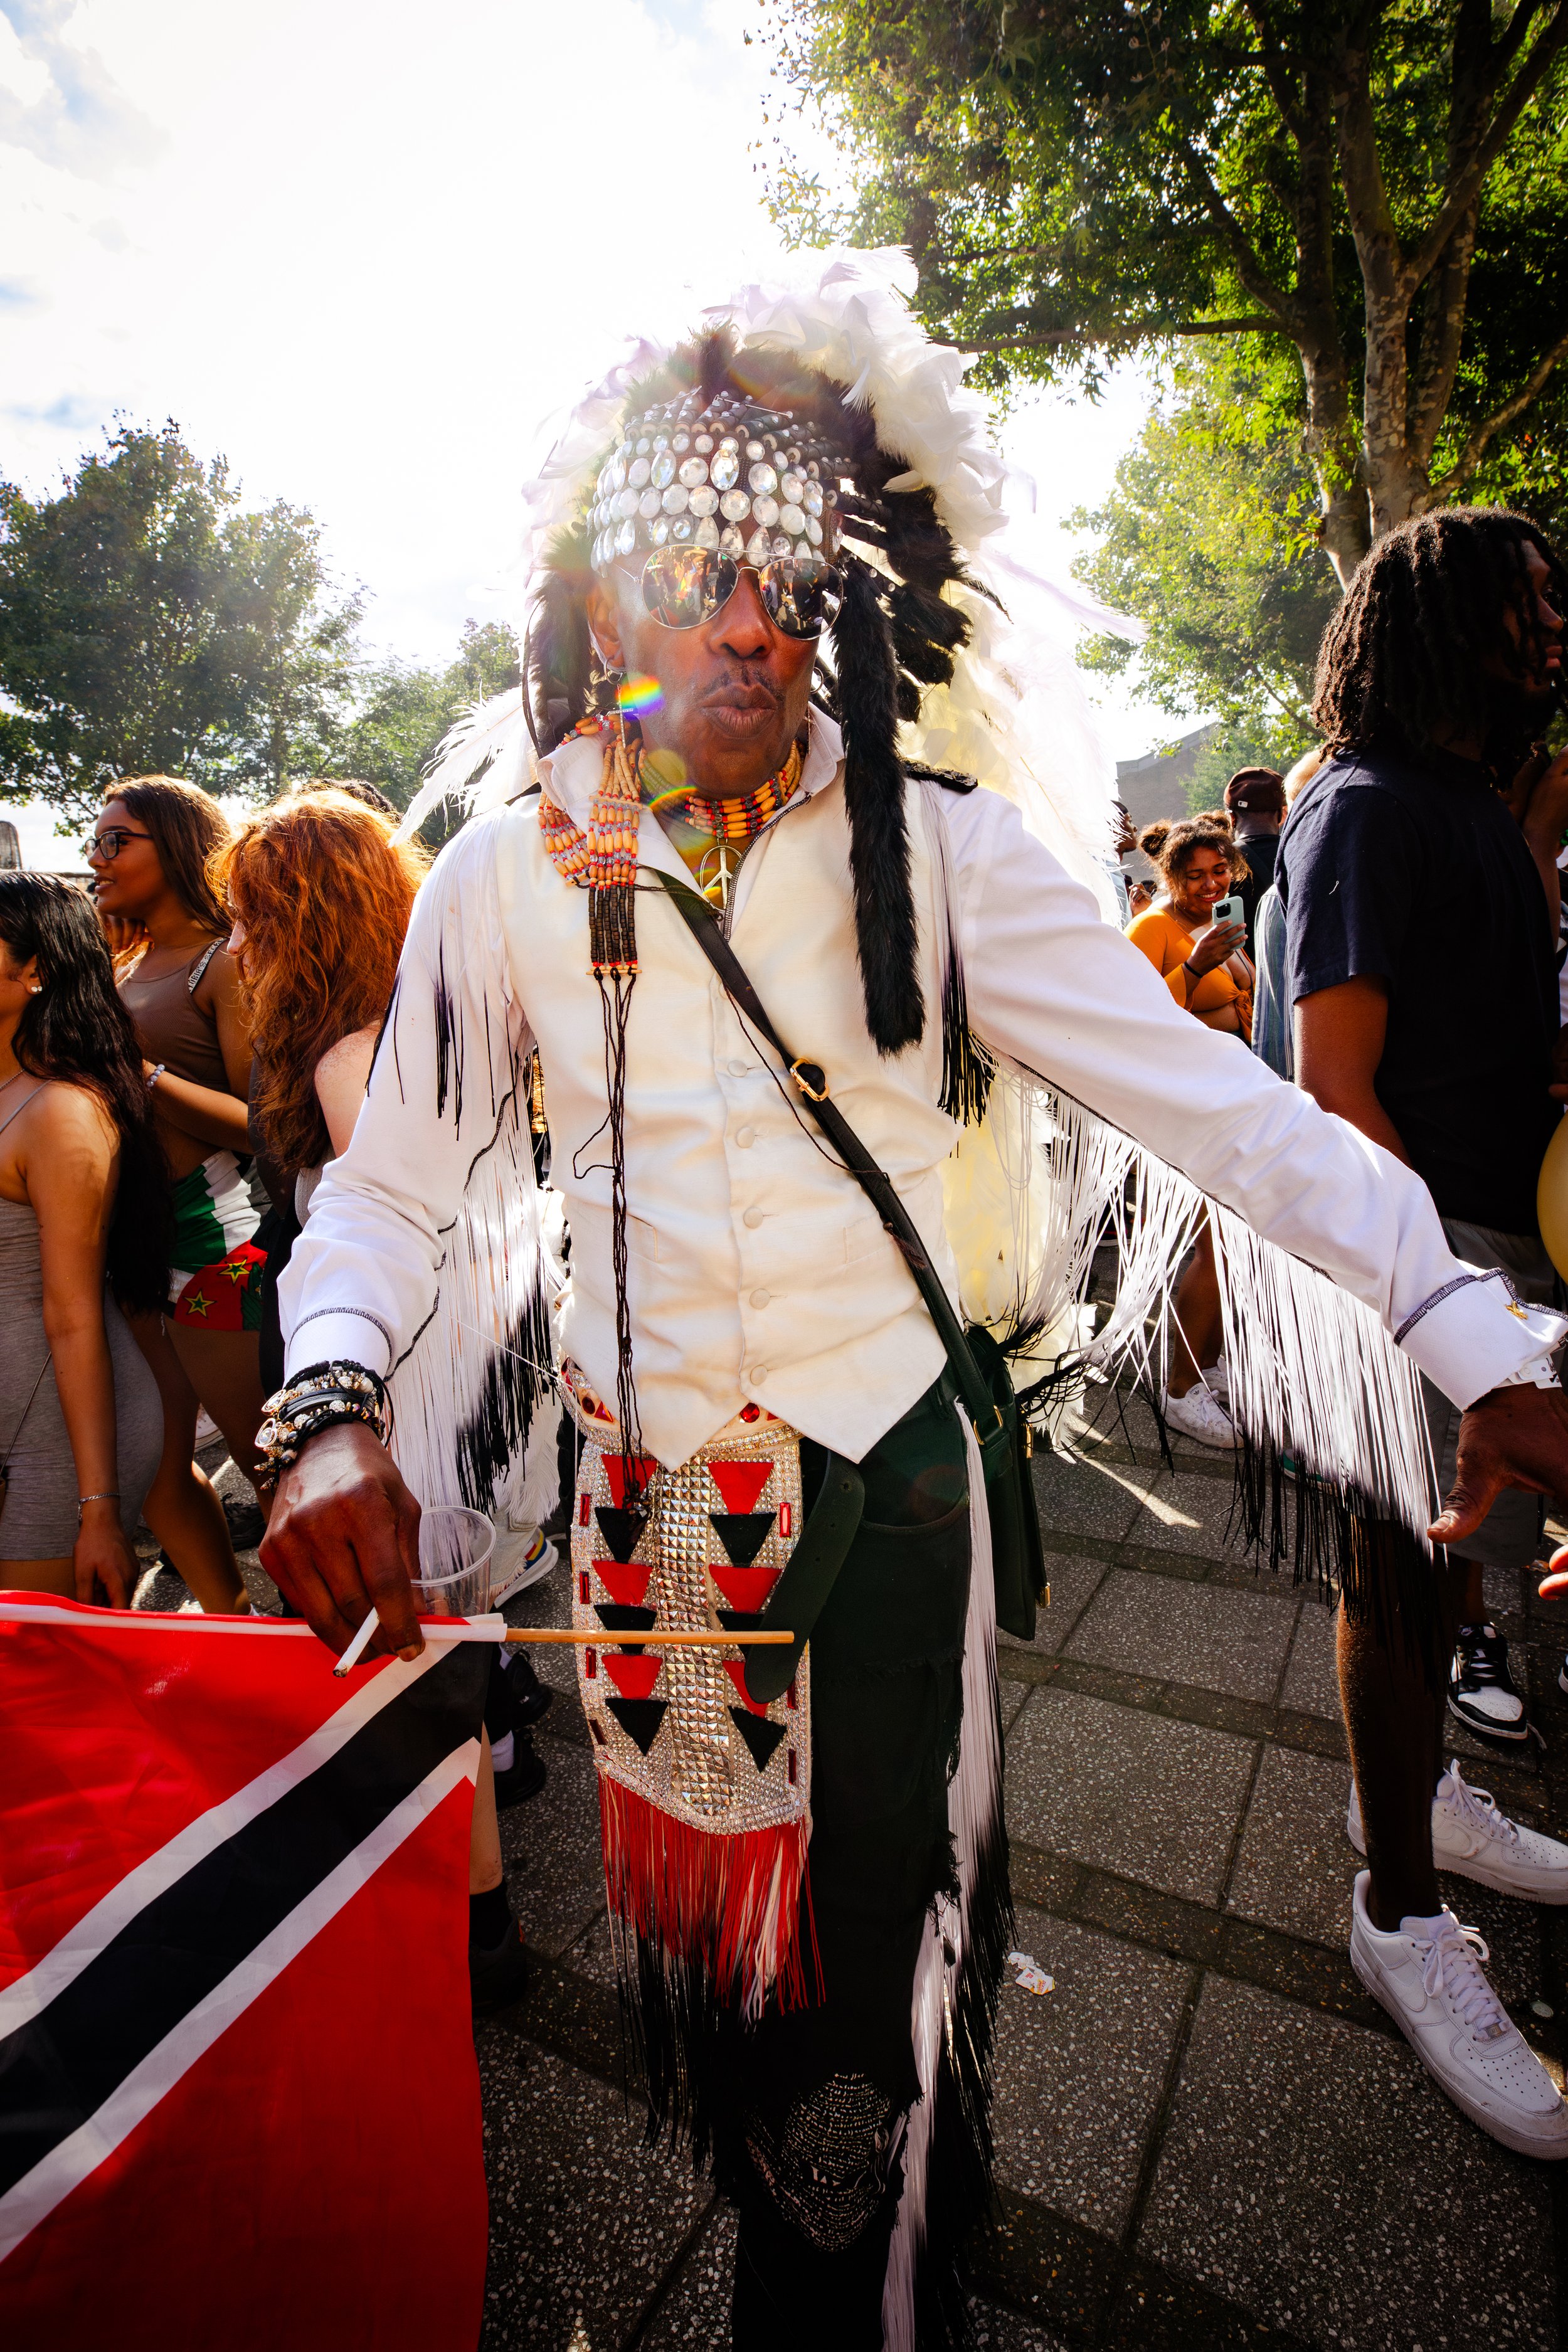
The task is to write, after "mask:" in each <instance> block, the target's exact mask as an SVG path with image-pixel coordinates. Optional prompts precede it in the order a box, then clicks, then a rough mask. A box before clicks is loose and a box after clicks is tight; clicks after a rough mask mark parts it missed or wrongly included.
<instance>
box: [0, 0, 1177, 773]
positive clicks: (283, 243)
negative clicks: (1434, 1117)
mask: <svg viewBox="0 0 1568 2352" xmlns="http://www.w3.org/2000/svg"><path fill="white" fill-rule="evenodd" d="M757 22H758V19H757V16H756V13H755V10H754V8H752V7H751V6H749V5H745V6H743V5H742V0H706V5H703V0H663V5H654V0H649V5H644V0H593V5H586V6H585V5H562V0H443V5H441V7H440V8H439V9H433V8H430V7H428V6H423V5H414V0H268V5H267V6H265V7H263V8H238V7H229V6H222V5H218V6H215V5H213V0H79V5H72V0H0V27H4V28H5V30H0V205H3V206H4V208H5V216H6V218H7V221H8V224H9V226H10V231H11V234H10V236H9V237H8V240H7V252H6V256H5V265H4V268H5V276H4V279H3V280H0V310H3V314H4V317H5V335H4V338H3V339H0V471H4V472H5V473H8V474H10V475H12V476H13V477H14V478H21V479H23V480H26V481H27V482H28V483H30V484H33V485H36V486H37V487H42V486H43V485H44V484H45V483H46V482H47V481H48V480H49V479H51V478H54V477H55V476H56V475H57V474H58V469H59V468H60V467H63V466H66V465H68V464H69V463H70V462H71V461H72V460H73V459H74V458H75V457H76V456H77V455H78V454H79V451H80V449H81V448H82V447H83V446H86V445H87V444H88V443H89V442H90V441H92V440H93V439H95V438H96V435H95V433H94V431H93V430H92V428H93V427H94V426H95V425H99V424H107V423H108V422H109V421H110V419H111V417H112V416H113V415H116V414H117V413H119V414H124V415H129V416H132V417H134V418H137V419H140V420H146V421H149V422H156V421H161V420H162V419H163V417H164V416H167V415H173V416H174V417H176V418H177V419H178V420H179V422H180V425H181V426H182V428H183V429H184V433H185V436H186V437H187V439H188V440H189V441H190V443H191V445H192V446H194V447H195V449H196V450H197V451H199V452H201V453H202V454H204V455H205V454H211V453H214V452H216V451H219V450H221V451H223V452H224V453H225V454H226V456H227V457H228V458H229V459H230V461H231V463H232V464H233V465H234V467H235V468H236V469H237V472H238V473H239V475H240V476H241V478H242V479H243V481H244V484H245V488H246V490H247V494H248V495H249V496H251V497H253V498H256V499H271V498H276V497H282V498H287V499H290V500H293V501H295V502H298V503H300V504H302V505H306V506H309V507H310V509H312V510H313V511H314V513H315V514H316V515H317V517H318V518H319V520H321V522H322V524H323V525H324V527H325V530H326V532H327V538H328V544H329V547H330V549H331V552H332V556H333V559H334V561H335V562H336V565H337V567H338V569H339V571H340V572H341V574H342V577H343V578H344V579H345V580H347V581H353V582H357V581H363V583H365V584H366V585H367V586H368V587H369V588H370V589H371V590H372V592H373V596H374V601H373V604H372V605H371V611H370V628H371V632H372V634H373V635H374V637H375V638H377V639H379V640H380V641H382V642H383V643H385V644H387V645H390V646H395V647H396V648H397V649H398V650H399V651H400V652H402V653H405V654H406V655H409V656H414V657H416V658H422V659H435V658H443V657H445V656H447V654H448V653H449V651H450V648H451V646H452V643H453V642H454V640H455V637H456V634H457V630H458V625H460V623H461V621H462V619H463V618H464V616H465V614H469V613H473V614H477V615H478V616H479V617H484V616H485V615H486V614H487V613H494V612H498V611H500V610H502V609H504V597H503V588H504V578H505V573H506V570H507V567H508V564H509V562H510V558H511V554H512V551H513V549H514V546H515V543H516V538H517V530H518V520H519V512H520V509H519V502H518V488H519V484H520V482H521V479H522V478H523V475H524V473H525V470H526V459H527V455H528V449H529V445H530V441H531V434H532V429H533V427H534V425H535V423H536V421H537V420H538V419H539V418H540V417H541V416H542V415H544V414H545V413H547V412H549V411H551V410H552V409H555V408H557V407H559V406H560V405H561V404H563V403H564V402H566V401H568V400H570V399H571V398H573V397H574V396H575V394H577V392H578V391H579V390H580V389H581V387H582V386H583V384H584V382H585V381H586V380H587V379H588V378H589V376H590V375H591V374H593V373H596V372H597V371H598V370H600V369H601V368H602V367H603V365H604V364H605V362H606V361H607V360H608V359H609V358H610V357H612V356H614V353H615V352H616V348H617V346H618V344H619V342H620V340H621V338H622V336H623V335H624V334H625V333H626V331H628V330H633V329H637V328H642V327H645V326H648V325H650V324H651V325H652V326H654V327H655V328H665V327H679V326H680V325H682V324H683V323H685V322H686V321H687V320H690V319H691V318H692V317H694V315H695V313H696V311H697V310H699V308H700V306H701V305H702V304H703V303H704V302H706V301H710V300H711V299H714V297H715V295H716V294H719V293H721V292H722V291H723V290H724V289H726V288H727V287H728V286H729V285H731V283H733V282H734V281H735V280H736V279H737V278H740V277H741V276H742V275H750V274H753V273H755V272H756V271H758V270H759V269H765V268H766V267H767V265H768V263H769V260H770V258H772V257H774V256H776V253H777V249H778V248H777V242H776V238H775V236H774V233H773V229H772V226H771V224H770V223H769V222H768V220H767V217H766V215H765V214H764V212H763V208H762V205H761V200H760V191H761V187H762V179H761V176H760V174H759V173H758V172H757V170H756V169H755V163H756V157H755V155H754V154H753V153H752V152H751V148H752V142H753V141H755V140H756V139H757V138H758V137H759V136H760V135H762V125H761V121H760V103H761V100H762V99H763V93H764V90H765V89H766V87H767V73H768V52H767V49H766V47H765V44H764V42H763V41H762V40H761V39H758V40H756V41H754V42H753V43H752V45H751V46H749V47H748V46H747V45H746V44H745V42H744V41H743V39H742V33H743V31H745V30H754V29H755V27H756V26H757ZM774 111H775V112H776V108H775V109H774ZM1112 413H1114V414H1115V415H1116V417H1117V423H1118V425H1119V427H1120V428H1121V432H1122V437H1123V439H1125V437H1126V435H1127V432H1128V431H1129V430H1130V429H1131V422H1130V420H1129V418H1128V417H1127V416H1124V415H1122V414H1121V412H1120V411H1115V412H1112V411H1110V410H1108V411H1107V412H1105V413H1104V415H1101V417H1100V418H1098V419H1096V418H1094V417H1093V416H1092V415H1089V414H1088V413H1086V412H1083V411H1073V410H1067V409H1063V410H1061V411H1060V413H1059V414H1058V415H1057V416H1056V421H1055V424H1054V425H1053V426H1052V435H1053V436H1054V437H1055V439H1056V440H1057V442H1058V443H1059V446H1060V447H1061V448H1062V449H1063V450H1064V451H1065V452H1066V455H1065V457H1064V458H1063V462H1062V463H1061V464H1060V465H1059V466H1053V465H1052V464H1051V463H1050V462H1049V454H1050V453H1049V452H1048V451H1047V452H1046V453H1045V461H1044V462H1042V459H1041V457H1040V455H1039V454H1038V453H1037V455H1036V457H1035V460H1034V463H1035V470H1036V471H1037V473H1038V474H1039V476H1040V498H1041V509H1042V512H1043V513H1047V514H1051V515H1055V514H1058V513H1059V512H1060V511H1062V510H1063V509H1065V508H1066V507H1067V506H1068V505H1070V504H1072V503H1074V502H1075V501H1076V500H1077V499H1079V497H1082V496H1085V495H1090V496H1092V495H1094V494H1095V492H1096V491H1097V489H1098V488H1100V487H1101V485H1100V482H1099V481H1098V480H1097V479H1089V475H1090V474H1098V473H1103V472H1104V471H1105V470H1106V469H1105V467H1104V465H1103V464H1102V463H1101V462H1100V461H1101V457H1102V455H1103V449H1102V446H1101V445H1103V446H1104V448H1106V449H1108V448H1109V446H1110V445H1109V442H1107V440H1106V434H1105V429H1104V428H1105V417H1106V415H1110V414H1112ZM1075 418H1076V419H1078V420H1079V422H1078V423H1077V424H1075V421H1074V420H1075ZM1131 421H1135V420H1131ZM1086 428H1087V431H1086ZM1026 437H1027V436H1026ZM1031 446H1033V445H1032V444H1031ZM487 596H488V598H489V601H488V602H487V601H486V598H487ZM1143 732H1144V734H1145V736H1147V735H1148V733H1149V729H1148V726H1147V725H1145V727H1144V729H1143ZM1119 748H1121V747H1120V746H1119Z"/></svg>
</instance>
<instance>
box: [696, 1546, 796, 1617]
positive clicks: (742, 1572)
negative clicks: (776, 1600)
mask: <svg viewBox="0 0 1568 2352" xmlns="http://www.w3.org/2000/svg"><path fill="white" fill-rule="evenodd" d="M708 1573H709V1575H710V1577H711V1578H712V1579H713V1581H714V1583H715V1584H716V1585H717V1586H718V1588H719V1590H720V1591H721V1593H722V1594H723V1596H724V1598H725V1600H726V1601H728V1602H729V1604H730V1606H731V1609H741V1610H743V1611H745V1612H746V1613H747V1615H749V1616H755V1614H756V1612H757V1611H758V1610H759V1609H760V1608H761V1607H762V1605H763V1602H764V1601H766V1599H767V1597H768V1595H769V1593H770V1592H771V1591H773V1587H774V1585H775V1584H776V1583H777V1582H778V1580H779V1570H777V1569H776V1568H731V1565H730V1562H729V1561H728V1560H727V1559H710V1561H709V1563H708Z"/></svg>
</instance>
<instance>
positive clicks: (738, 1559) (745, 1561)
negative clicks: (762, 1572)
mask: <svg viewBox="0 0 1568 2352" xmlns="http://www.w3.org/2000/svg"><path fill="white" fill-rule="evenodd" d="M708 1516H709V1517H710V1519H711V1520H712V1522H713V1532H714V1534H715V1535H716V1536H717V1537H718V1538H719V1540H720V1542H721V1544H722V1545H723V1547H724V1551H725V1556H726V1558H727V1559H729V1560H730V1561H731V1564H732V1565H733V1566H734V1567H736V1568H750V1566H751V1565H752V1561H753V1560H754V1559H755V1558H756V1556H757V1554H758V1553H759V1552H760V1551H761V1549H762V1548H763V1545H764V1544H765V1543H766V1541H767V1539H768V1538H769V1536H770V1535H772V1533H773V1520H774V1518H775V1517H776V1516H777V1514H776V1513H775V1512H773V1511H710V1512H709V1514H708Z"/></svg>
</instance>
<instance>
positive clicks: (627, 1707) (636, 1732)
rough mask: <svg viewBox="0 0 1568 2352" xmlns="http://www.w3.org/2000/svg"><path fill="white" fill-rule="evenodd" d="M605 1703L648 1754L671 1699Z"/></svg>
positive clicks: (622, 1699) (630, 1699) (624, 1699)
mask: <svg viewBox="0 0 1568 2352" xmlns="http://www.w3.org/2000/svg"><path fill="white" fill-rule="evenodd" d="M668 1705H669V1701H668V1699H667V1698H607V1699H606V1700H605V1706H606V1707H607V1708H608V1709H609V1711H610V1713H611V1714H612V1715H613V1716H614V1717H615V1718H616V1722H617V1723H618V1724H619V1725H620V1727H621V1729H622V1730H623V1731H624V1732H625V1733H626V1738H628V1739H635V1740H636V1742H637V1746H638V1747H639V1748H641V1750H642V1752H643V1754H644V1755H645V1756H646V1755H647V1751H648V1749H649V1748H651V1747H652V1746H653V1743H654V1741H655V1740H656V1739H657V1738H658V1727H659V1725H660V1724H661V1723H662V1722H663V1721H664V1716H665V1709H666V1708H667V1707H668ZM732 1712H733V1710H732V1709H731V1713H732ZM779 1736H780V1738H783V1736H784V1735H783V1730H782V1727H781V1729H780V1735H779Z"/></svg>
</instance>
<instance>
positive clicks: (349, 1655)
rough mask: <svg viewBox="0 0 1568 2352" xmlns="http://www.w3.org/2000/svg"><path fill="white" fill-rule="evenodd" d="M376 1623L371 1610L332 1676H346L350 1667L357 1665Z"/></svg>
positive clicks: (333, 1670)
mask: <svg viewBox="0 0 1568 2352" xmlns="http://www.w3.org/2000/svg"><path fill="white" fill-rule="evenodd" d="M376 1622H377V1620H376V1614H375V1612H374V1609H373V1610H372V1611H371V1612H370V1615H369V1616H368V1617H367V1618H366V1619H365V1621H364V1623H363V1625H362V1626H361V1627H360V1629H359V1632H358V1633H356V1634H355V1635H354V1637H353V1641H352V1642H351V1643H349V1645H348V1648H347V1649H346V1650H345V1651H344V1652H343V1654H342V1657H341V1658H340V1659H339V1660H338V1663H337V1664H336V1665H335V1666H334V1667H333V1668H332V1672H333V1674H335V1675H346V1674H347V1672H348V1670H349V1668H350V1667H351V1666H357V1665H358V1664H359V1662H360V1660H361V1659H362V1658H363V1655H364V1654H365V1652H366V1650H368V1649H369V1647H370V1637H371V1635H372V1634H373V1633H374V1631H375V1628H376Z"/></svg>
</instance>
